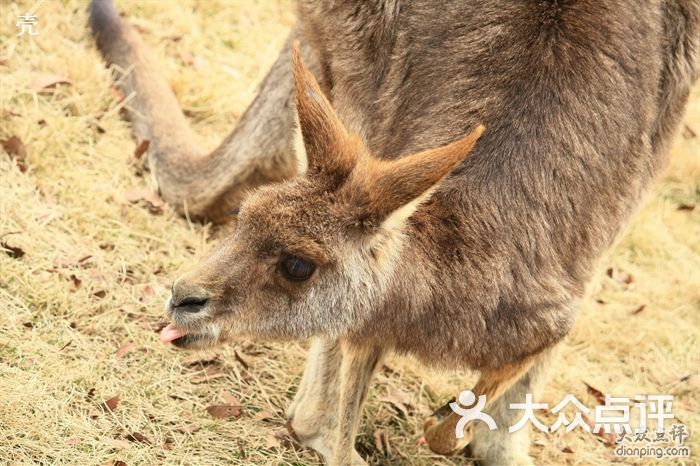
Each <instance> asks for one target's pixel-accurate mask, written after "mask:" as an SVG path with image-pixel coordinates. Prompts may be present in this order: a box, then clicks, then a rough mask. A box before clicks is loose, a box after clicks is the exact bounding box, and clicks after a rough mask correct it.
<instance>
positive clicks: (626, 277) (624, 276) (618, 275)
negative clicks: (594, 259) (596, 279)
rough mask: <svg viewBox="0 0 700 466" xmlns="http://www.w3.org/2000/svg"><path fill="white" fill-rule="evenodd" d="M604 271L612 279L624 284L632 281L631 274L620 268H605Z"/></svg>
mask: <svg viewBox="0 0 700 466" xmlns="http://www.w3.org/2000/svg"><path fill="white" fill-rule="evenodd" d="M606 273H607V275H608V277H610V278H612V279H613V280H615V281H617V282H619V283H624V284H625V285H629V284H630V283H632V282H633V281H634V277H632V275H630V274H628V273H626V272H623V271H621V270H618V271H615V270H613V269H612V268H609V269H608V270H606Z"/></svg>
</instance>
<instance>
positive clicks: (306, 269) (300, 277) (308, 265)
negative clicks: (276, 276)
mask: <svg viewBox="0 0 700 466" xmlns="http://www.w3.org/2000/svg"><path fill="white" fill-rule="evenodd" d="M279 269H280V272H281V273H282V275H284V278H286V279H287V280H291V281H293V282H303V281H306V280H308V279H309V278H310V277H311V275H313V273H314V270H316V264H314V263H313V262H309V261H307V260H306V259H302V258H301V257H297V256H288V257H285V258H283V259H282V260H281V261H280V263H279Z"/></svg>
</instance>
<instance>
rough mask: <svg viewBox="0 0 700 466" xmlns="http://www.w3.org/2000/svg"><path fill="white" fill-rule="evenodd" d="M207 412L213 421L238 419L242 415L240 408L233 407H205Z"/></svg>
mask: <svg viewBox="0 0 700 466" xmlns="http://www.w3.org/2000/svg"><path fill="white" fill-rule="evenodd" d="M207 412H208V413H209V415H211V416H212V417H213V418H215V419H228V418H230V417H240V416H241V414H242V411H241V407H240V406H234V405H211V406H208V407H207Z"/></svg>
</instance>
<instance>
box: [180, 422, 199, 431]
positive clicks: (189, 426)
mask: <svg viewBox="0 0 700 466" xmlns="http://www.w3.org/2000/svg"><path fill="white" fill-rule="evenodd" d="M199 429H201V427H200V426H199V424H194V423H192V424H185V425H183V426H180V427H177V430H179V431H180V432H183V433H187V434H193V433H195V432H197V431H198V430H199Z"/></svg>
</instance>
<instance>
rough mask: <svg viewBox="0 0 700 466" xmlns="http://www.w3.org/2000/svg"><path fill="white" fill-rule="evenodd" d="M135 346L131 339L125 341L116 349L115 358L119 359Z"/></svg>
mask: <svg viewBox="0 0 700 466" xmlns="http://www.w3.org/2000/svg"><path fill="white" fill-rule="evenodd" d="M134 348H136V343H134V342H133V341H125V342H124V343H123V344H122V346H120V347H119V349H118V350H117V359H121V358H123V357H124V356H126V355H127V353H129V352H130V351H132V350H133V349H134Z"/></svg>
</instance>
